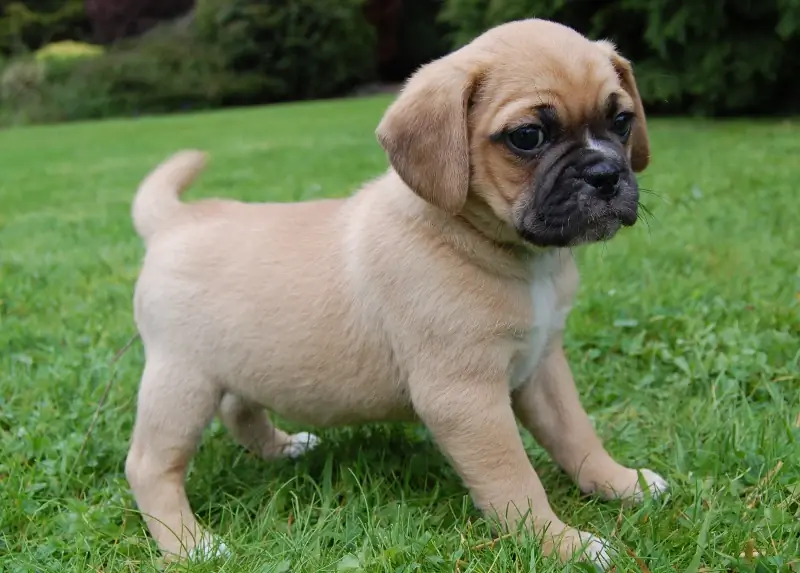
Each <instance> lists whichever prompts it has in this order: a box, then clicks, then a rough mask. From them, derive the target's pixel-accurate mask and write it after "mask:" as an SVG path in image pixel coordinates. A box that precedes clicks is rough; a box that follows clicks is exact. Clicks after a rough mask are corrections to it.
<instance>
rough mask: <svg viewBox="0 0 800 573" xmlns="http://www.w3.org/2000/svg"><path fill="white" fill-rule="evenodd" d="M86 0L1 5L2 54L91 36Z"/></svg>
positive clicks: (0, 43)
mask: <svg viewBox="0 0 800 573" xmlns="http://www.w3.org/2000/svg"><path fill="white" fill-rule="evenodd" d="M83 2H84V0H35V1H32V0H27V1H25V2H0V53H2V54H5V55H18V54H21V53H26V52H29V51H35V50H37V49H38V48H40V47H41V46H44V45H45V44H48V43H50V42H56V41H59V40H67V39H71V40H79V39H84V38H88V37H89V35H90V25H89V20H88V19H87V17H86V12H85V10H84V6H83Z"/></svg>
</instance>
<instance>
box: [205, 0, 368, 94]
mask: <svg viewBox="0 0 800 573" xmlns="http://www.w3.org/2000/svg"><path fill="white" fill-rule="evenodd" d="M363 8H364V6H363V0H274V1H272V2H263V1H261V0H199V1H198V3H197V6H196V8H195V13H194V22H193V25H194V30H195V31H196V33H197V36H198V38H199V39H200V41H202V42H203V43H206V44H212V45H215V46H218V47H219V49H220V50H221V52H222V54H223V57H224V59H225V61H226V65H227V68H228V69H229V70H231V71H233V72H235V73H236V74H244V75H247V76H250V77H251V78H253V79H254V80H257V81H256V82H254V84H253V86H252V89H253V91H252V93H249V94H246V95H245V94H242V95H243V98H242V100H241V101H237V102H236V103H253V102H264V101H281V100H289V99H308V98H322V97H328V96H333V95H338V94H341V93H343V92H344V91H346V90H348V89H351V88H352V87H354V86H355V85H357V84H358V83H360V82H362V81H364V80H367V79H370V78H371V77H372V75H373V73H374V46H375V38H374V32H373V30H372V28H371V27H370V26H369V24H368V23H367V20H366V18H365V16H364V10H363Z"/></svg>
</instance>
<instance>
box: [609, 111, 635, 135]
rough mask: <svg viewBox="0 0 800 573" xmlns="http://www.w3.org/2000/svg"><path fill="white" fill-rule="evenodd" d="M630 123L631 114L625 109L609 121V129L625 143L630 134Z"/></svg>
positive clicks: (631, 123)
mask: <svg viewBox="0 0 800 573" xmlns="http://www.w3.org/2000/svg"><path fill="white" fill-rule="evenodd" d="M632 125H633V114H632V113H630V112H627V111H626V112H623V113H621V114H619V115H618V116H617V117H615V118H614V121H612V122H611V131H612V132H613V133H615V134H616V135H617V136H619V138H620V139H621V140H622V142H623V143H625V142H626V141H628V137H629V136H630V134H631V126H632Z"/></svg>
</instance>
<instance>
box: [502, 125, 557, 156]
mask: <svg viewBox="0 0 800 573" xmlns="http://www.w3.org/2000/svg"><path fill="white" fill-rule="evenodd" d="M545 141H547V135H546V134H545V132H544V129H543V128H542V127H541V126H539V125H522V126H520V127H518V128H516V129H514V130H512V131H509V132H508V133H506V142H507V143H508V146H509V147H510V148H511V150H512V151H516V152H519V153H523V154H527V153H530V152H532V151H535V150H536V149H537V148H538V147H540V146H541V145H542V144H543V143H544V142H545Z"/></svg>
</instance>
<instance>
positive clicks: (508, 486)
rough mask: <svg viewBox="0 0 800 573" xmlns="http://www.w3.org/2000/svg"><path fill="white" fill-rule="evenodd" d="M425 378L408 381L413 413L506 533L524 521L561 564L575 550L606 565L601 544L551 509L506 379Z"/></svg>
mask: <svg viewBox="0 0 800 573" xmlns="http://www.w3.org/2000/svg"><path fill="white" fill-rule="evenodd" d="M426 378H427V377H424V378H422V377H421V378H417V379H416V380H415V381H412V384H411V397H412V401H413V404H414V408H415V411H416V413H417V415H418V416H419V417H420V419H421V420H422V422H423V423H425V425H426V426H427V427H428V428H429V429H430V430H431V432H432V434H433V436H434V439H435V440H436V443H437V444H438V446H439V448H440V449H441V450H442V451H443V452H444V454H445V455H446V456H447V457H448V458H449V459H450V461H451V463H452V464H453V466H454V467H455V469H456V471H457V472H458V474H459V475H460V476H461V478H462V480H463V481H464V483H465V485H466V486H467V488H468V489H469V491H470V494H471V496H472V498H473V500H474V501H475V504H476V505H477V506H478V508H479V509H480V510H482V511H483V512H484V514H486V515H487V516H488V517H499V518H500V522H501V524H502V525H503V526H504V527H506V528H507V529H509V530H512V531H513V530H515V529H516V527H517V526H518V525H520V524H521V523H524V524H525V525H526V526H527V527H529V528H531V529H532V530H533V531H534V533H535V534H536V535H537V536H539V535H541V538H542V541H543V552H544V554H545V555H550V554H555V555H558V556H559V557H560V559H561V560H562V561H565V562H566V561H569V560H570V559H572V558H574V557H575V556H576V554H578V553H581V552H582V557H583V558H584V559H587V558H588V559H589V560H590V561H592V562H594V563H596V564H598V565H601V566H604V567H608V566H609V565H610V549H609V548H608V546H607V543H606V542H604V541H603V540H601V539H599V538H597V537H595V536H593V535H591V534H588V533H584V532H580V531H578V530H576V529H574V528H572V527H569V526H567V525H566V524H564V523H563V522H562V521H561V520H560V519H559V518H558V517H557V516H556V515H555V513H554V512H553V510H552V508H551V507H550V504H549V502H548V499H547V494H546V493H545V491H544V488H543V487H542V484H541V482H540V481H539V477H538V476H537V475H536V472H535V471H534V469H533V467H532V466H531V463H530V460H529V459H528V456H527V454H526V453H525V449H524V447H523V445H522V440H521V438H520V434H519V429H518V427H517V424H516V419H515V418H514V412H513V410H512V409H511V401H510V398H509V395H508V386H507V382H506V380H504V379H502V380H497V381H495V382H493V383H487V382H486V381H485V380H475V379H456V378H449V379H442V378H438V379H431V378H427V379H426Z"/></svg>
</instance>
